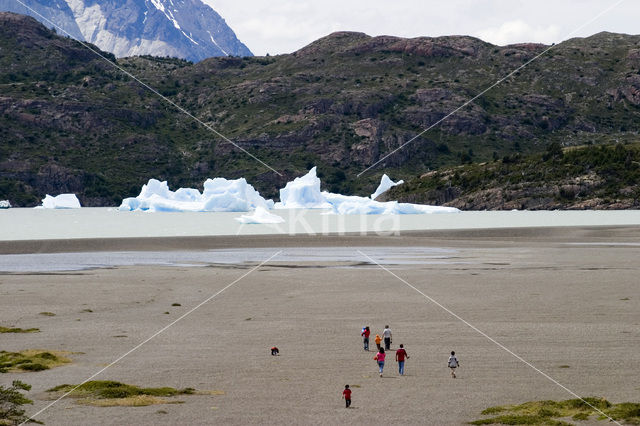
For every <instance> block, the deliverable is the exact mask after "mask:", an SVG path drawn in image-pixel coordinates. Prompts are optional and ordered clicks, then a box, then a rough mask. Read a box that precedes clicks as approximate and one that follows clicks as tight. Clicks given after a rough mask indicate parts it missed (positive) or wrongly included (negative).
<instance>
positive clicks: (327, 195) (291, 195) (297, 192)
mask: <svg viewBox="0 0 640 426" xmlns="http://www.w3.org/2000/svg"><path fill="white" fill-rule="evenodd" d="M401 183H403V181H398V182H393V181H392V180H391V179H389V177H388V176H387V175H384V176H382V179H381V181H380V185H379V186H378V189H377V190H376V192H375V193H373V194H371V198H369V197H359V196H357V195H342V194H334V193H331V192H327V191H321V190H320V179H319V178H318V176H317V175H316V168H315V167H313V168H312V169H311V170H309V173H307V174H306V175H304V176H302V177H297V178H295V179H294V180H293V181H292V182H288V183H287V185H286V186H285V187H284V188H282V189H281V190H280V202H278V203H276V204H275V208H276V209H288V208H296V209H331V212H332V213H335V214H343V215H347V214H432V213H457V212H459V211H460V210H458V209H456V208H454V207H439V206H427V205H420V204H409V203H399V202H397V201H387V202H380V201H375V200H374V199H373V198H375V197H377V196H378V195H380V194H381V193H383V192H384V191H386V190H387V189H389V188H391V187H393V186H396V185H400V184H401ZM376 194H377V195H376ZM374 195H375V197H374Z"/></svg>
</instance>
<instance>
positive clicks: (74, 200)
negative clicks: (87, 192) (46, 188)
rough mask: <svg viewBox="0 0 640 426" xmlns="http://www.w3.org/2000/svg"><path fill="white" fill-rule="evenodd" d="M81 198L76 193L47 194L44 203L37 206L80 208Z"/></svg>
mask: <svg viewBox="0 0 640 426" xmlns="http://www.w3.org/2000/svg"><path fill="white" fill-rule="evenodd" d="M80 207H81V206H80V200H78V197H76V194H60V195H56V196H55V197H52V196H51V195H49V194H47V195H46V196H45V197H44V200H42V205H40V206H38V207H36V208H37V209H79V208H80Z"/></svg>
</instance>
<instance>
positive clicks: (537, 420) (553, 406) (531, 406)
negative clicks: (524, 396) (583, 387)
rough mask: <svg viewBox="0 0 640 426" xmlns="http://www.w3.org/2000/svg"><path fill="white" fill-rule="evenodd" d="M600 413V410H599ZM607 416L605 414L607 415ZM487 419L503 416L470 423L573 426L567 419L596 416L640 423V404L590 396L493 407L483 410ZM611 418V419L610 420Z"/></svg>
mask: <svg viewBox="0 0 640 426" xmlns="http://www.w3.org/2000/svg"><path fill="white" fill-rule="evenodd" d="M598 410H599V411H598ZM602 413H604V414H605V415H603V414H602ZM482 414H483V415H485V416H489V415H495V414H500V415H498V416H496V417H491V418H487V419H480V420H475V421H473V422H470V424H473V425H490V424H502V425H554V426H555V425H558V426H559V425H571V424H572V423H570V422H567V421H565V420H563V419H567V418H571V419H572V420H576V421H580V420H589V419H590V418H591V417H592V416H593V418H595V419H598V420H608V419H609V417H610V418H612V419H613V420H616V421H619V420H621V421H624V422H626V423H629V424H640V403H633V402H623V403H620V404H611V403H610V402H609V401H607V400H606V399H604V398H599V397H586V398H583V399H579V398H576V399H568V400H565V401H550V400H548V401H532V402H525V403H524V404H520V405H505V406H496V407H489V408H487V409H485V410H483V411H482ZM607 416H608V417H607Z"/></svg>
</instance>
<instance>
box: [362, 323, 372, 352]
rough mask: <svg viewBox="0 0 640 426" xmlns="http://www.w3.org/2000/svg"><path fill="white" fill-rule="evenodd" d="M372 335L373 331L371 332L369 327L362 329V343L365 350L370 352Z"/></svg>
mask: <svg viewBox="0 0 640 426" xmlns="http://www.w3.org/2000/svg"><path fill="white" fill-rule="evenodd" d="M370 334H371V330H369V326H366V327H365V328H363V329H362V333H360V335H361V336H362V341H363V343H364V350H365V351H368V350H369V335H370Z"/></svg>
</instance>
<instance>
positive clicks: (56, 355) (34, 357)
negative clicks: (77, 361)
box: [0, 349, 71, 373]
mask: <svg viewBox="0 0 640 426" xmlns="http://www.w3.org/2000/svg"><path fill="white" fill-rule="evenodd" d="M68 354H70V352H66V351H45V350H40V349H28V350H25V351H21V352H7V351H0V373H7V372H9V371H42V370H48V369H50V368H53V367H58V366H60V365H63V364H68V363H70V362H71V360H70V359H69V358H66V357H65V355H68Z"/></svg>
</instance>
